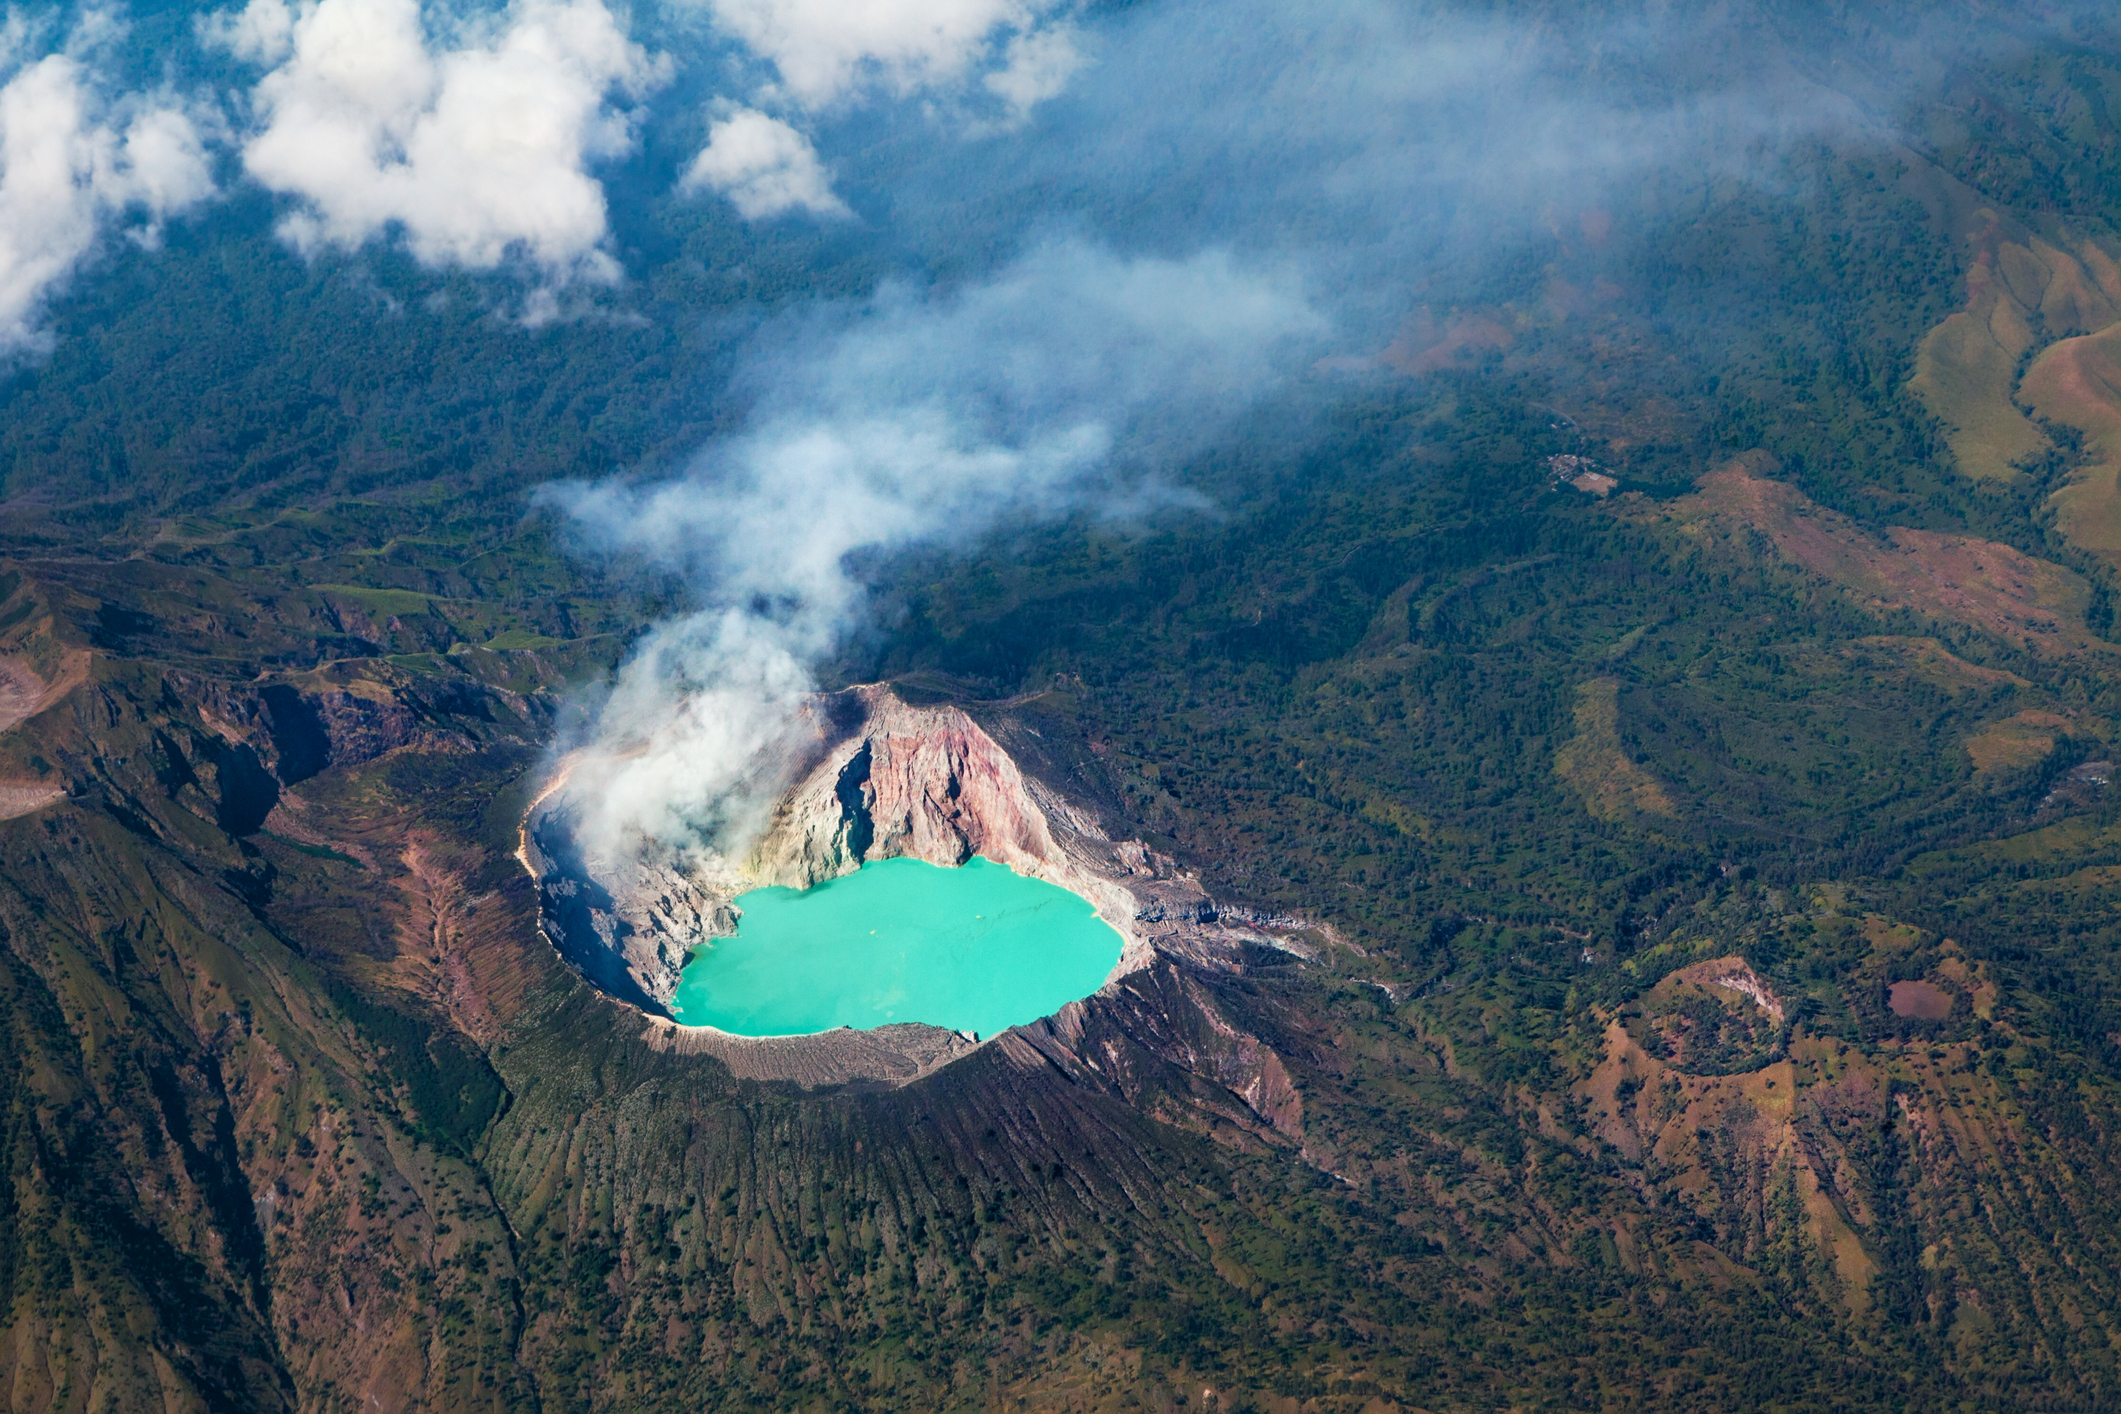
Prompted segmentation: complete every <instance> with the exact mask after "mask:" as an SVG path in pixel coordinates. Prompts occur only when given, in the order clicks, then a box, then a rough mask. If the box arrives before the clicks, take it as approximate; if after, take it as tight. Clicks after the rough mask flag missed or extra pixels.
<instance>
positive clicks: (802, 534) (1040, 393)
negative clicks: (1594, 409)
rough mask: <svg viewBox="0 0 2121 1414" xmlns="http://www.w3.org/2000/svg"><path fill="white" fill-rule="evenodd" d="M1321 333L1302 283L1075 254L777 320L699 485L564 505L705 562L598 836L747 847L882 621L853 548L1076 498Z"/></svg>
mask: <svg viewBox="0 0 2121 1414" xmlns="http://www.w3.org/2000/svg"><path fill="white" fill-rule="evenodd" d="M1323 329H1324V325H1323V322H1322V320H1321V319H1320V317H1319V315H1318V314H1317V313H1316V312H1314V311H1313V309H1312V308H1311V306H1310V305H1309V304H1308V303H1307V301H1306V299H1305V298H1304V295H1303V293H1302V292H1301V291H1300V290H1299V289H1298V287H1297V285H1296V283H1295V281H1294V280H1293V278H1292V277H1290V276H1289V275H1287V274H1286V273H1280V272H1275V271H1271V270H1269V271H1260V270H1249V269H1245V268H1241V267H1239V266H1237V265H1236V264H1234V263H1233V262H1232V261H1230V260H1229V259H1228V258H1227V257H1225V256H1223V255H1220V254H1214V253H1210V254H1204V255H1199V256H1195V257H1193V258H1192V259H1189V260H1184V261H1168V260H1153V259H1133V260H1128V259H1122V258H1119V257H1116V256H1113V255H1111V254H1109V253H1107V252H1105V251H1102V250H1098V249H1094V248H1091V247H1088V246H1084V245H1082V244H1078V243H1071V242H1062V243H1055V244H1050V245H1046V246H1043V247H1040V248H1038V249H1037V250H1035V251H1033V252H1032V253H1030V254H1029V255H1027V256H1026V257H1024V258H1023V259H1021V260H1019V261H1017V262H1016V263H1014V264H1013V265H1011V266H1009V267H1007V268H1005V269H1004V270H1002V271H1001V272H1000V273H999V274H998V275H996V276H995V277H994V278H992V279H990V280H987V281H985V282H982V283H980V284H977V285H974V286H972V287H970V288H966V289H962V290H959V291H956V292H954V293H950V294H936V293H932V292H929V291H924V290H918V289H913V288H909V287H897V288H893V289H889V290H887V291H885V292H884V293H883V294H881V295H880V296H879V297H878V298H877V299H875V300H874V301H873V302H871V303H870V304H868V305H867V306H866V307H864V308H861V309H858V310H850V311H842V312H839V314H838V316H837V317H836V318H835V319H834V320H833V322H832V325H831V327H830V328H820V327H819V326H818V323H817V322H816V321H814V320H813V321H809V322H807V323H806V324H805V325H804V326H802V327H799V328H784V329H782V330H781V331H779V333H780V335H781V351H780V352H778V353H775V354H768V355H765V356H764V359H765V361H764V364H763V367H762V370H761V372H760V374H759V375H758V381H759V397H758V402H757V406H756V411H755V413H754V415H753V421H752V427H751V430H750V431H748V432H747V433H746V434H744V435H742V436H740V437H737V438H735V439H733V440H731V441H729V442H727V443H724V444H722V445H718V446H715V447H712V448H710V449H709V450H708V451H707V453H706V454H705V455H704V456H703V457H702V458H701V459H700V462H699V464H698V466H697V467H696V468H695V470H694V472H693V474H691V475H690V476H688V477H686V478H684V479H683V480H680V481H677V482H673V483H670V484H667V485H661V486H654V487H648V488H640V489H635V488H625V487H614V486H602V487H586V486H580V485H576V486H569V487H563V488H560V489H559V491H558V492H557V493H556V496H555V499H556V500H557V501H558V502H559V504H561V505H562V506H564V507H565V509H566V510H567V511H568V512H570V513H571V515H572V516H573V517H574V519H575V520H576V522H577V523H578V524H579V525H581V526H582V527H583V528H584V529H585V530H586V531H587V532H588V533H589V535H590V536H591V537H592V538H593V540H594V541H595V542H596V543H598V544H601V545H604V546H607V547H611V548H617V549H625V550H630V551H633V552H636V553H640V554H645V555H647V556H649V557H651V558H652V559H654V560H656V561H658V562H660V563H663V564H666V565H670V566H674V567H676V568H678V569H680V570H682V571H684V572H685V573H686V574H687V575H688V576H689V577H690V580H691V582H692V583H693V584H694V585H696V586H697V589H698V593H699V595H700V598H701V607H700V608H699V609H698V611H696V612H694V613H692V614H689V615H687V616H686V617H684V618H681V619H678V620H676V621H674V622H671V623H668V624H665V625H663V626H661V627H660V628H658V629H656V630H655V631H654V632H653V633H652V634H650V635H649V637H648V639H647V641H646V642H645V643H644V644H643V645H642V647H641V649H640V651H639V652H638V653H637V654H636V655H635V656H634V658H633V659H631V660H630V661H629V662H628V663H627V664H626V666H625V668H624V669H623V670H622V671H621V673H620V674H619V679H618V682H617V684H616V687H615V688H614V690H613V692H612V694H611V696H610V698H609V700H608V701H607V702H606V703H605V704H604V706H603V710H602V714H601V717H600V719H599V723H598V731H597V736H596V740H595V742H594V743H593V744H592V745H591V746H590V747H589V748H587V750H586V751H585V752H584V754H583V756H582V758H581V759H580V761H579V764H578V765H577V766H576V768H575V771H574V774H573V777H572V781H571V786H570V793H571V795H572V796H573V798H574V802H575V805H576V808H577V810H578V811H579V814H580V817H581V820H582V829H583V834H584V839H585V843H587V844H589V845H590V846H591V847H592V849H595V850H600V851H610V850H615V849H618V848H620V847H622V846H623V844H624V842H625V841H626V840H627V839H628V838H629V837H630V836H633V835H636V834H638V835H645V836H649V837H652V838H655V839H659V840H662V841H664V842H666V843H684V842H690V841H696V842H701V843H705V844H708V845H710V846H712V847H716V848H719V849H722V850H723V851H724V852H725V853H726V852H729V851H730V850H731V849H733V848H735V847H737V846H738V845H740V844H741V843H742V842H743V839H744V837H745V836H746V835H747V834H748V833H749V832H750V831H751V830H752V829H753V828H755V827H756V825H757V824H758V823H759V821H760V819H761V817H762V812H763V811H764V810H765V809H767V808H769V807H770V804H771V799H772V796H773V795H774V794H775V793H776V791H777V790H778V788H779V786H780V784H781V782H780V771H781V769H782V767H783V765H784V764H785V757H786V753H785V750H784V741H785V735H786V733H787V732H788V731H789V730H790V729H791V727H792V725H793V724H794V723H795V721H796V714H797V710H798V708H799V705H800V702H801V700H802V698H803V696H804V695H805V694H806V693H808V692H809V691H811V689H812V687H813V681H812V677H811V668H812V665H813V664H814V663H815V662H816V661H817V660H818V659H819V658H820V657H822V656H823V655H824V654H826V653H827V652H829V651H830V650H831V649H832V647H833V646H834V644H835V643H836V642H837V641H838V638H839V636H840V635H841V634H842V633H843V632H844V631H845V630H846V629H847V628H848V627H849V626H850V625H851V624H852V623H853V622H854V620H855V617H856V616H857V615H858V614H859V612H860V610H861V607H862V604H863V600H864V593H865V591H864V586H863V585H862V583H861V582H860V580H859V579H858V578H857V576H856V575H855V573H854V572H853V570H852V569H851V567H850V557H851V556H854V555H856V554H858V553H859V552H863V551H870V550H890V549H894V548H900V547H904V546H908V545H913V544H919V543H947V542H950V541H954V540H963V539H965V538H968V537H972V536H976V535H978V534H980V533H982V532H983V531H985V530H987V529H989V528H991V527H992V526H993V525H995V524H996V522H997V521H998V520H1000V519H1001V518H1003V517H1005V516H1009V515H1013V514H1022V513H1032V514H1037V513H1050V512H1054V511H1057V510H1060V509H1062V508H1064V507H1066V506H1068V505H1070V504H1072V503H1074V501H1075V500H1076V499H1077V498H1078V497H1079V496H1081V495H1082V494H1083V492H1084V491H1085V489H1086V488H1087V487H1088V486H1089V485H1090V483H1091V482H1093V481H1094V480H1097V479H1099V478H1100V477H1102V476H1103V475H1104V474H1105V473H1107V472H1108V471H1110V470H1111V469H1112V468H1113V467H1114V464H1115V458H1116V457H1117V456H1119V455H1122V454H1123V452H1124V449H1125V447H1126V446H1127V444H1128V441H1129V438H1130V436H1131V435H1132V434H1133V433H1134V431H1135V430H1136V428H1137V426H1138V425H1139V424H1140V422H1141V421H1142V420H1143V419H1144V418H1145V417H1153V418H1154V419H1155V420H1156V421H1157V422H1158V423H1159V424H1174V425H1178V426H1183V427H1188V428H1192V429H1195V430H1196V431H1204V430H1206V429H1209V428H1212V427H1214V426H1216V425H1218V424H1220V423H1221V422H1223V420H1224V419H1226V418H1227V417H1229V416H1230V415H1231V414H1232V413H1234V412H1237V411H1239V410H1242V409H1243V408H1245V407H1246V406H1248V405H1250V404H1252V403H1253V402H1254V401H1256V400H1257V399H1258V398H1259V397H1260V396H1261V395H1262V394H1264V393H1266V392H1267V391H1269V390H1270V389H1271V388H1272V387H1273V386H1274V385H1275V384H1276V382H1277V381H1278V379H1279V378H1280V377H1281V375H1282V370H1283V369H1284V368H1285V367H1286V366H1288V361H1289V358H1290V356H1291V355H1292V354H1294V353H1297V352H1299V351H1300V348H1301V346H1302V345H1304V344H1306V343H1309V342H1311V341H1313V340H1315V339H1316V338H1317V337H1318V336H1319V335H1320V334H1321V333H1322V332H1323Z"/></svg>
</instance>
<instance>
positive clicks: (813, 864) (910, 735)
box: [749, 687, 1073, 888]
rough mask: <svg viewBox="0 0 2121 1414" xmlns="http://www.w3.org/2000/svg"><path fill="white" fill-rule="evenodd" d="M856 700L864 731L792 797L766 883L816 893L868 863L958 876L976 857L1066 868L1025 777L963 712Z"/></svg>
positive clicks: (760, 862) (763, 854)
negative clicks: (907, 862)
mask: <svg viewBox="0 0 2121 1414" xmlns="http://www.w3.org/2000/svg"><path fill="white" fill-rule="evenodd" d="M855 696H856V698H857V700H858V701H859V702H860V703H861V704H862V707H863V712H862V717H861V720H860V725H859V726H858V727H857V728H856V729H855V730H854V731H853V733H852V734H850V735H849V736H847V737H846V738H844V739H842V740H841V741H840V742H838V743H836V744H835V745H834V746H832V747H831V749H829V750H828V751H827V752H826V754H825V757H824V759H823V761H821V762H820V763H819V764H818V765H817V766H816V767H814V768H813V769H812V770H811V772H810V774H809V775H808V777H807V778H805V780H804V781H803V782H802V784H800V785H798V786H797V787H796V788H795V789H794V790H793V791H791V792H790V793H789V795H788V798H787V800H786V802H785V803H784V804H783V805H782V807H781V808H780V809H779V810H778V811H776V812H775V815H774V819H773V823H772V825H771V826H770V827H769V828H768V830H767V832H766V834H765V836H764V838H762V839H761V840H760V841H759V844H758V846H757V848H756V849H755V850H754V852H753V855H752V861H751V869H750V871H749V872H750V873H752V874H753V875H755V876H756V877H757V878H758V880H759V881H760V882H761V883H771V884H784V885H787V886H789V887H792V888H808V887H809V886H810V885H812V884H815V883H818V882H820V881H821V880H825V879H831V878H836V877H838V876H839V875H841V874H847V873H851V872H853V871H854V870H855V869H858V868H860V867H861V865H862V864H863V862H864V861H866V860H870V859H902V858H903V859H922V860H926V861H927V862H928V863H930V864H939V865H943V866H945V867H955V866H957V865H959V864H962V863H964V862H965V861H966V860H967V859H970V858H971V857H972V856H973V855H975V854H978V855H983V856H985V857H986V858H988V859H992V860H994V861H995V862H996V863H998V864H1007V865H1008V866H1009V867H1010V868H1012V869H1015V870H1017V872H1019V873H1026V872H1031V873H1037V874H1039V875H1041V877H1044V876H1045V875H1046V874H1047V873H1048V872H1049V871H1050V870H1052V869H1054V868H1055V867H1057V866H1059V865H1060V864H1061V863H1062V862H1063V856H1062V852H1061V850H1060V849H1059V847H1058V846H1057V845H1056V843H1055V840H1054V835H1053V831H1052V829H1051V827H1050V826H1049V825H1048V823H1047V819H1046V813H1045V811H1044V810H1043V809H1041V808H1040V806H1039V804H1038V802H1037V800H1036V799H1034V797H1033V795H1032V792H1031V789H1030V787H1029V786H1028V785H1027V784H1026V781H1025V778H1024V774H1023V772H1021V771H1020V770H1018V769H1017V766H1016V763H1015V762H1014V761H1012V760H1011V759H1010V758H1009V755H1008V753H1007V752H1005V751H1003V750H1002V749H1001V747H999V746H997V745H996V744H995V741H994V738H992V737H990V736H988V735H987V733H986V732H985V731H984V730H982V729H981V728H980V726H979V724H978V723H976V722H974V721H973V720H972V719H971V718H970V717H969V716H967V715H966V714H965V713H964V712H963V711H961V710H960V709H958V708H955V707H910V706H908V705H907V704H905V703H904V702H901V701H900V700H899V699H898V698H897V697H895V696H893V695H892V694H891V692H890V691H889V689H886V688H882V687H869V688H859V689H856V693H855ZM1041 866H1043V867H1041ZM1056 882H1061V883H1062V884H1063V887H1073V885H1072V884H1069V883H1067V882H1066V881H1064V880H1056Z"/></svg>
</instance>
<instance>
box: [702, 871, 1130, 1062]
mask: <svg viewBox="0 0 2121 1414" xmlns="http://www.w3.org/2000/svg"><path fill="white" fill-rule="evenodd" d="M736 906H737V908H738V909H739V910H741V911H742V913H743V917H742V918H741V919H740V920H739V921H738V924H737V934H736V936H735V937H733V938H716V939H715V940H714V941H713V942H712V943H710V944H706V945H703V946H701V947H699V948H695V949H694V950H693V954H692V959H691V961H690V962H688V963H687V964H686V965H685V970H684V972H683V973H682V974H681V975H680V977H679V979H678V990H677V996H676V998H675V999H674V1001H673V1002H672V1004H671V1012H672V1014H673V1015H674V1016H676V1017H677V1019H678V1020H679V1021H682V1022H684V1023H686V1024H687V1025H691V1026H712V1027H715V1028H717V1029H719V1030H722V1031H727V1032H730V1033H732V1034H734V1035H738V1036H790V1035H805V1034H809V1033H812V1032H817V1031H830V1030H832V1029H834V1028H835V1027H840V1026H852V1027H854V1028H855V1029H856V1030H867V1029H869V1028H870V1027H874V1026H888V1025H891V1024H893V1023H894V1022H901V1021H924V1022H927V1023H928V1024H929V1025H931V1026H944V1027H948V1028H949V1029H951V1030H953V1031H972V1032H976V1033H977V1034H978V1035H979V1036H980V1037H981V1038H982V1039H984V1038H985V1037H988V1036H991V1035H993V1034H994V1033H995V1032H997V1031H1002V1030H1006V1029H1007V1028H1009V1027H1011V1026H1016V1025H1019V1024H1021V1023H1023V1022H1026V1021H1036V1020H1038V1019H1039V1018H1040V1017H1044V1016H1051V1015H1052V1014H1053V1013H1054V1012H1056V1011H1058V1010H1059V1009H1060V1008H1061V1007H1063V1006H1065V1005H1066V1004H1068V1003H1069V1002H1072V1001H1074V1000H1075V999H1076V998H1078V997H1087V996H1089V995H1090V994H1091V993H1092V992H1094V991H1096V990H1097V989H1098V988H1099V987H1100V986H1102V985H1103V984H1104V980H1105V977H1106V975H1107V974H1109V973H1110V972H1111V971H1112V967H1113V965H1114V964H1115V963H1117V962H1118V961H1119V954H1120V936H1119V934H1118V933H1117V932H1115V931H1114V930H1113V928H1112V926H1111V925H1110V924H1108V923H1106V922H1105V921H1104V920H1103V919H1101V918H1099V917H1098V916H1097V911H1096V910H1095V909H1093V908H1092V907H1091V906H1090V904H1089V902H1088V901H1087V900H1085V899H1083V898H1081V897H1080V896H1078V895H1076V894H1072V893H1069V892H1068V891H1067V890H1066V889H1063V888H1061V887H1059V886H1058V885H1055V884H1048V883H1046V882H1044V881H1043V880H1039V879H1027V878H1025V877H1024V876H1023V875H1021V874H1018V873H1016V872H1015V871H1014V870H1012V869H1010V868H1009V867H1008V866H1007V865H1003V864H996V863H993V862H992V861H990V860H986V859H980V858H976V857H975V858H973V859H971V860H968V861H967V862H966V863H965V865H964V866H963V867H962V868H958V869H943V868H938V867H937V866H935V865H933V864H927V863H923V862H922V861H920V860H917V859H885V860H880V861H877V862H876V863H873V864H865V865H863V866H862V867H861V868H860V869H857V870H856V871H855V872H854V873H852V874H847V875H844V876H842V877H840V878H837V879H832V880H828V881H827V882H825V883H822V884H819V885H817V886H815V887H813V888H808V889H783V888H766V889H753V890H751V891H750V892H749V893H745V894H740V895H738V897H737V900H736Z"/></svg>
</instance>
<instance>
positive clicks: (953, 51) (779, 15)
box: [709, 0, 1065, 108]
mask: <svg viewBox="0 0 2121 1414" xmlns="http://www.w3.org/2000/svg"><path fill="white" fill-rule="evenodd" d="M709 4H710V5H711V7H712V9H713V12H714V16H715V18H716V20H717V21H718V22H719V23H720V25H721V27H722V28H723V29H724V30H726V31H728V32H729V33H730V34H732V35H734V36H736V37H737V38H738V39H741V40H743V41H744V43H745V44H747V45H749V46H750V47H751V49H752V50H753V51H754V52H756V53H757V54H758V55H759V56H760V57H762V58H764V59H766V60H768V61H770V62H771V63H772V64H773V66H774V68H775V69H776V70H777V71H778V72H779V74H780V78H781V88H782V89H783V90H784V91H785V94H786V96H787V97H788V98H790V99H792V100H794V101H795V102H796V103H798V104H800V105H802V106H804V107H806V108H820V107H823V106H825V105H827V104H829V103H832V102H833V101H835V100H837V99H839V98H842V97H844V96H846V95H847V94H849V93H851V92H852V91H853V90H855V89H857V88H860V87H863V86H865V85H867V84H870V83H881V84H882V85H883V86H884V87H885V88H886V89H888V90H889V91H891V92H893V93H895V94H897V95H899V96H901V97H904V96H907V95H910V94H912V93H915V92H917V91H918V90H920V89H924V88H940V87H947V86H950V85H954V84H958V83H962V82H964V81H965V80H966V79H967V78H968V77H969V76H970V75H971V74H972V73H973V72H974V71H975V70H977V69H979V68H981V67H984V66H985V65H986V64H988V63H989V62H990V61H991V60H992V58H993V52H994V44H995V41H996V40H997V39H998V38H999V37H1000V36H1002V35H1004V34H1014V35H1016V36H1018V37H1019V39H1022V38H1025V37H1029V36H1033V35H1034V33H1035V31H1036V30H1037V28H1038V24H1039V20H1040V11H1041V9H1042V8H1043V7H1042V6H1041V5H1038V4H1034V3H1027V2H1026V0H709ZM1047 57H1048V58H1049V59H1051V58H1053V57H1055V55H1053V54H1049V55H1048V56H1047ZM1012 67H1013V64H1012ZM1046 72H1047V73H1048V74H1051V73H1052V72H1054V70H1053V69H1052V68H1051V66H1050V65H1049V67H1048V69H1047V71H1046ZM1062 77H1063V78H1064V77H1065V75H1062ZM1035 86H1036V85H1033V86H1032V87H1035ZM1025 91H1029V90H1028V89H1027V90H1025ZM1004 96H1005V97H1010V96H1011V95H1009V94H1006V93H1005V94H1004ZM1040 96H1041V97H1049V96H1051V95H1050V93H1046V94H1041V95H1040ZM1012 101H1013V98H1012ZM1034 101H1036V100H1034Z"/></svg>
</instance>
